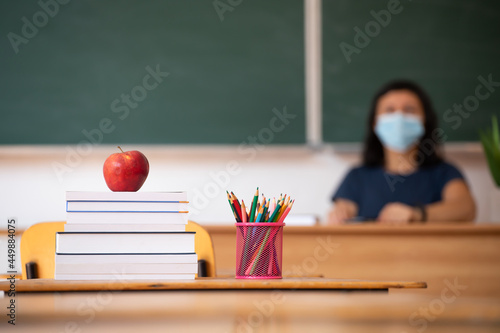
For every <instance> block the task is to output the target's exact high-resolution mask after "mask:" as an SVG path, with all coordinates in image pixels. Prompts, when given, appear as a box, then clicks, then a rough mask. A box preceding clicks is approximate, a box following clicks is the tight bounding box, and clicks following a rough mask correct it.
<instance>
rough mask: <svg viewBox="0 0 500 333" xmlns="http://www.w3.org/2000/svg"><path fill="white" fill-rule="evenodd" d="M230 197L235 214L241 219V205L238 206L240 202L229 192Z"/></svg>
mask: <svg viewBox="0 0 500 333" xmlns="http://www.w3.org/2000/svg"><path fill="white" fill-rule="evenodd" d="M231 195H232V197H233V203H234V208H235V209H236V212H237V213H238V215H239V216H240V218H241V217H242V215H241V205H240V201H239V200H238V198H237V197H236V195H235V194H234V193H233V192H232V191H231Z"/></svg>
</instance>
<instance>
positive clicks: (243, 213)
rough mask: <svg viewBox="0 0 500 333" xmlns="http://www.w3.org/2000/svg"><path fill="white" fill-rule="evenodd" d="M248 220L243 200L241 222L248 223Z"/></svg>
mask: <svg viewBox="0 0 500 333" xmlns="http://www.w3.org/2000/svg"><path fill="white" fill-rule="evenodd" d="M247 221H248V215H247V208H246V207H245V202H244V201H243V200H241V222H243V223H246V222H247Z"/></svg>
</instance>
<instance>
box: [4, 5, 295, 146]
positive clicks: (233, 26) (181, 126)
mask: <svg viewBox="0 0 500 333" xmlns="http://www.w3.org/2000/svg"><path fill="white" fill-rule="evenodd" d="M61 3H64V4H61ZM43 4H47V5H43ZM55 4H58V5H55ZM43 7H46V8H45V9H44V8H43ZM303 20H304V18H303V2H302V0H277V1H265V0H259V1H241V0H231V1H229V0H217V1H213V0H199V1H177V0H175V1H174V0H161V1H160V0H158V1H147V0H145V1H139V0H137V1H118V0H116V1H111V0H108V1H106V0H101V1H99V0H88V1H69V0H57V1H55V0H42V1H40V2H39V1H36V0H29V1H28V0H24V1H2V2H1V4H0V35H1V36H2V38H1V42H0V59H1V60H0V75H1V79H0V101H1V104H0V108H1V122H0V144H75V143H79V142H81V141H89V140H90V141H92V140H94V141H95V142H102V143H153V144H162V143H166V144H171V143H172V144H176V143H180V144H205V143H206V144H226V143H230V144H239V143H242V142H245V141H247V140H248V137H249V136H255V137H257V138H258V139H257V140H258V141H257V142H259V141H260V142H262V143H304V142H305V130H304V122H305V120H304V119H305V116H304V115H305V111H304V28H303V26H304V22H303ZM26 22H28V23H26ZM31 25H34V26H31ZM37 26H38V27H37ZM33 27H34V28H35V29H36V30H37V31H35V30H34V29H33ZM16 51H17V52H16ZM157 71H160V72H164V73H168V76H167V74H155V75H156V79H155V76H154V75H152V74H151V72H157ZM127 95H128V96H129V97H127ZM127 98H129V100H127ZM284 107H286V112H287V113H288V114H293V115H294V117H293V119H292V117H291V116H290V118H289V119H287V120H286V121H285V122H286V123H287V124H286V126H281V123H280V121H278V122H277V123H273V125H274V127H273V126H271V125H270V121H271V120H272V119H273V118H274V117H276V113H275V112H276V110H278V111H279V112H280V113H283V108H284ZM274 108H276V110H275V111H274V112H273V109H274ZM266 128H267V129H268V130H265V129H266ZM98 131H99V133H98ZM85 133H87V135H86V134H85ZM259 134H260V139H259Z"/></svg>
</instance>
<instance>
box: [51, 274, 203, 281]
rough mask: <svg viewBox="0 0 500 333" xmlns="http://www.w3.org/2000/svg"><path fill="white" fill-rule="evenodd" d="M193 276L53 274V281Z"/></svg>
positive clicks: (185, 276)
mask: <svg viewBox="0 0 500 333" xmlns="http://www.w3.org/2000/svg"><path fill="white" fill-rule="evenodd" d="M194 278H195V275H194V274H123V275H120V274H55V275H54V279H55V280H97V281H99V280H101V281H104V280H105V281H126V280H194Z"/></svg>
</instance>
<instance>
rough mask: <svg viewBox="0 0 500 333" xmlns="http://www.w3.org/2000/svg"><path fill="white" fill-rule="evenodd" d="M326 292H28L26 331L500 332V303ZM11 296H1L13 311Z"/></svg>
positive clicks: (20, 320)
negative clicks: (10, 305)
mask: <svg viewBox="0 0 500 333" xmlns="http://www.w3.org/2000/svg"><path fill="white" fill-rule="evenodd" d="M444 297H445V298H443V299H444V301H443V300H442V299H441V296H425V295H424V296H422V295H415V294H408V291H407V290H397V291H395V293H394V294H393V293H390V294H387V293H325V292H324V291H312V290H309V291H301V292H297V291H293V290H277V291H273V290H262V291H250V292H248V291H238V290H233V291H227V292H226V291H220V290H219V291H217V290H215V291H206V292H199V291H178V292H169V291H154V292H150V291H134V292H130V291H115V292H102V291H101V292H78V293H75V292H67V293H57V292H54V293H20V294H17V296H16V299H15V300H16V309H17V323H16V326H15V327H11V325H7V323H6V320H1V321H0V331H1V332H3V331H4V329H5V330H8V329H10V330H12V331H15V332H18V333H20V332H22V333H31V332H37V333H45V332H46V333H54V332H82V333H84V332H92V333H111V332H120V333H136V332H148V333H150V332H196V333H199V332H204V333H211V332H214V333H226V332H227V333H229V332H242V333H243V332H254V333H259V332H262V333H269V332H286V333H289V332H297V333H299V332H300V333H302V332H304V331H306V332H307V331H309V332H314V333H322V332H349V333H368V332H370V333H372V332H392V333H404V332H406V333H413V332H423V331H425V333H434V332H436V333H448V332H450V333H451V332H453V333H461V332H474V333H483V332H485V333H486V332H488V333H489V332H499V330H500V319H499V318H500V300H498V299H496V298H470V297H465V296H464V295H462V294H458V293H457V294H454V293H453V292H452V291H447V292H446V293H445V295H444ZM9 301H10V298H9V297H4V298H0V308H1V309H4V310H2V311H0V314H1V315H2V317H4V316H5V313H6V307H7V306H8V305H9Z"/></svg>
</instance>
